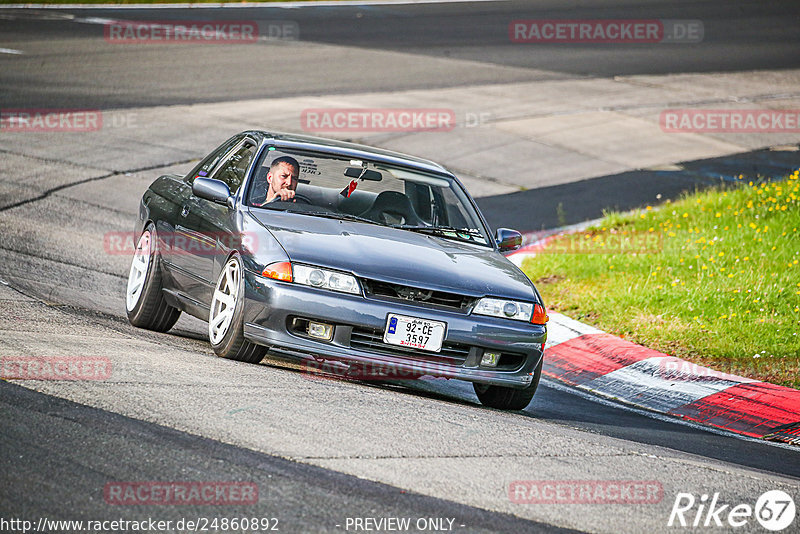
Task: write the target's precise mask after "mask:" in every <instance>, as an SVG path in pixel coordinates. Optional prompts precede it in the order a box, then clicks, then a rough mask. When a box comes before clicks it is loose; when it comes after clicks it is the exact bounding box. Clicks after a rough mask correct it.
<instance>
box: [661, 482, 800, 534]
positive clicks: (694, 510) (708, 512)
mask: <svg viewBox="0 0 800 534" xmlns="http://www.w3.org/2000/svg"><path fill="white" fill-rule="evenodd" d="M795 514H796V509H795V504H794V500H793V499H792V497H791V496H790V495H789V494H788V493H786V492H785V491H781V490H771V491H767V492H764V493H763V494H762V495H761V496H760V497H759V498H758V499H757V500H756V503H755V506H752V505H750V504H748V503H741V504H737V505H735V506H734V505H732V504H729V503H724V504H723V503H722V502H720V499H719V493H714V494H713V495H712V496H710V498H709V495H707V494H703V495H700V497H699V498H698V497H695V496H694V495H692V494H691V493H678V495H677V496H676V497H675V503H674V504H673V505H672V511H671V512H670V514H669V521H668V522H667V526H670V527H672V526H681V527H690V528H697V527H725V528H731V527H733V528H737V527H743V526H745V525H748V524H749V523H750V522H751V521H752V519H753V518H754V517H755V519H756V520H757V521H758V522H759V523H760V524H761V526H762V527H764V528H765V529H767V530H771V531H773V532H778V531H781V530H784V529H785V528H787V527H789V526H790V525H792V524H793V523H794V518H795Z"/></svg>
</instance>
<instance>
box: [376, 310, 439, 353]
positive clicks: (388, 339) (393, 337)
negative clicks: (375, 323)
mask: <svg viewBox="0 0 800 534" xmlns="http://www.w3.org/2000/svg"><path fill="white" fill-rule="evenodd" d="M446 327H447V324H446V323H442V322H439V321H429V320H427V319H418V318H417V317H406V316H405V315H395V314H393V313H392V314H389V319H388V321H387V322H386V331H385V332H384V333H383V342H384V343H389V344H391V345H400V346H402V347H408V348H411V349H420V350H428V351H431V352H439V350H440V349H441V348H442V340H444V331H445V328H446Z"/></svg>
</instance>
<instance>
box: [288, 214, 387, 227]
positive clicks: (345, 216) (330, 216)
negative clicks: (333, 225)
mask: <svg viewBox="0 0 800 534" xmlns="http://www.w3.org/2000/svg"><path fill="white" fill-rule="evenodd" d="M296 213H302V214H303V215H314V216H316V217H326V218H328V219H341V220H345V221H358V222H364V223H369V224H377V225H380V223H379V222H375V221H373V220H372V219H367V218H366V217H359V216H358V215H351V214H349V213H339V212H338V211H297V212H296Z"/></svg>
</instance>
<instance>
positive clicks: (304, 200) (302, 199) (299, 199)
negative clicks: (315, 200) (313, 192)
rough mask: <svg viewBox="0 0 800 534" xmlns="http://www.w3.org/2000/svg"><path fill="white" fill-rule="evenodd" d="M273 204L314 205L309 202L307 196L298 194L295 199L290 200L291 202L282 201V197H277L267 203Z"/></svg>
mask: <svg viewBox="0 0 800 534" xmlns="http://www.w3.org/2000/svg"><path fill="white" fill-rule="evenodd" d="M273 202H299V203H300V204H309V205H310V204H312V202H311V200H309V198H308V197H307V196H305V195H298V194H295V195H294V197H293V198H290V199H289V200H281V197H279V196H276V197H275V198H273V199H272V200H270V201H269V202H267V204H272V203H273Z"/></svg>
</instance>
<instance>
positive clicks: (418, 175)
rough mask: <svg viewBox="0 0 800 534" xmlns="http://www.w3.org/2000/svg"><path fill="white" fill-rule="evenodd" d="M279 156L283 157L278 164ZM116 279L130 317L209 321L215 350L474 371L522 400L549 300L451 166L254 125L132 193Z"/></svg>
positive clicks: (238, 355)
mask: <svg viewBox="0 0 800 534" xmlns="http://www.w3.org/2000/svg"><path fill="white" fill-rule="evenodd" d="M282 173H283V174H282ZM135 242H136V251H135V254H134V258H133V261H132V264H131V270H130V276H129V279H128V285H127V291H126V299H125V300H126V308H127V312H128V318H129V320H130V322H131V323H132V324H134V325H135V326H139V327H142V328H148V329H151V330H157V331H162V332H163V331H167V330H169V329H170V328H171V327H172V326H173V325H174V324H175V321H177V319H178V316H179V315H180V313H181V312H187V313H189V314H191V315H193V316H195V317H199V318H201V319H203V320H205V321H208V332H209V339H210V341H211V345H212V347H213V349H214V351H215V352H216V354H218V355H219V356H222V357H225V358H231V359H234V360H240V361H246V362H253V363H258V362H260V361H261V359H262V358H263V357H264V355H265V353H266V352H267V351H268V350H270V351H272V352H274V353H276V354H280V355H288V356H291V357H299V358H301V359H302V360H301V361H302V362H305V363H304V365H306V366H307V369H309V370H313V371H315V372H316V371H320V370H322V371H327V370H332V369H339V370H342V369H343V370H344V371H345V372H347V373H349V374H350V376H353V377H355V378H358V379H369V378H373V379H380V380H389V381H391V380H393V379H398V378H416V377H420V376H423V375H428V376H435V377H446V378H457V379H461V380H467V381H470V382H472V383H473V385H474V388H475V392H476V394H477V396H478V398H479V399H480V401H481V402H482V403H483V404H485V405H487V406H491V407H495V408H502V409H510V410H519V409H522V408H524V407H525V406H527V405H528V403H529V402H530V400H531V398H532V397H533V394H534V393H535V391H536V387H537V385H538V383H539V377H540V375H541V372H542V358H543V354H544V343H545V338H546V337H547V328H546V322H547V315H546V313H545V307H544V304H543V303H542V299H541V297H540V296H539V293H538V292H537V291H536V288H535V287H534V286H533V284H532V283H531V281H530V280H529V279H528V278H527V277H526V276H525V275H524V274H523V273H522V272H521V271H520V270H519V269H518V268H517V267H515V266H514V265H513V264H512V263H511V262H510V261H508V260H507V259H506V258H505V257H504V256H503V255H502V254H501V253H502V252H505V251H510V250H514V249H515V248H517V247H518V246H519V245H520V242H521V236H520V234H519V233H517V232H515V231H513V230H507V229H498V230H497V232H496V234H494V235H493V234H491V232H490V230H489V227H488V226H487V224H486V221H485V220H484V219H483V217H482V215H481V214H480V212H479V210H478V208H477V206H476V205H475V202H474V200H473V199H472V198H471V197H470V196H469V194H468V193H467V192H466V190H465V189H464V187H463V186H462V185H461V183H460V182H459V181H458V179H457V178H456V177H455V176H454V175H453V174H452V173H450V172H448V171H447V170H446V169H444V168H443V167H441V166H439V165H437V164H435V163H432V162H430V161H426V160H422V159H418V158H414V157H411V156H406V155H403V154H398V153H394V152H388V151H384V150H379V149H374V148H370V147H366V146H361V145H355V144H350V143H343V142H338V141H331V140H327V139H320V138H314V137H306V136H295V135H286V134H273V133H267V132H263V131H248V132H244V133H241V134H239V135H236V136H234V137H232V138H231V139H229V140H227V141H225V143H223V144H222V145H221V146H220V147H218V148H217V149H216V150H214V151H213V152H212V153H211V154H210V155H209V156H208V157H206V158H205V159H203V161H202V162H200V163H199V164H198V165H197V166H196V167H195V168H194V169H192V171H191V172H190V173H189V174H187V175H186V176H179V175H166V176H161V177H160V178H158V179H157V180H156V181H155V182H153V183H152V185H150V187H149V188H148V190H147V191H146V192H145V193H144V196H143V197H142V201H141V204H140V207H139V220H138V222H137V225H136V240H135Z"/></svg>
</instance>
